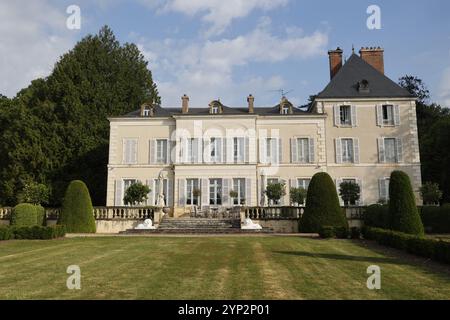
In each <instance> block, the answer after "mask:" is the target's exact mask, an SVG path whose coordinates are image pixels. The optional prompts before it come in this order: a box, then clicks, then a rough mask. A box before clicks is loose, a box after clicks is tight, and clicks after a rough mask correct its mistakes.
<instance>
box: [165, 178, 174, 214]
mask: <svg viewBox="0 0 450 320" xmlns="http://www.w3.org/2000/svg"><path fill="white" fill-rule="evenodd" d="M166 198H167V203H166V206H168V207H172V206H173V179H171V178H169V179H168V180H167V196H166Z"/></svg>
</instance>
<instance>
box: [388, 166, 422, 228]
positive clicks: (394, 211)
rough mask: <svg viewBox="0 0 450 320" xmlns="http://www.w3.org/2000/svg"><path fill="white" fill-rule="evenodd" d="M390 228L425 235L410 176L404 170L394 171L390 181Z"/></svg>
mask: <svg viewBox="0 0 450 320" xmlns="http://www.w3.org/2000/svg"><path fill="white" fill-rule="evenodd" d="M389 216H390V229H392V230H396V231H400V232H404V233H408V234H414V235H418V236H421V235H424V229H423V224H422V221H421V220H420V216H419V212H418V210H417V206H416V198H415V197H414V193H413V190H412V186H411V181H410V179H409V176H408V175H407V174H406V173H405V172H403V171H393V172H392V173H391V178H390V182H389Z"/></svg>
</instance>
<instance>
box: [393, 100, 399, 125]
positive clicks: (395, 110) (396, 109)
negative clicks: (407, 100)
mask: <svg viewBox="0 0 450 320" xmlns="http://www.w3.org/2000/svg"><path fill="white" fill-rule="evenodd" d="M393 113H394V125H395V126H399V125H400V107H399V106H398V105H395V106H394V107H393Z"/></svg>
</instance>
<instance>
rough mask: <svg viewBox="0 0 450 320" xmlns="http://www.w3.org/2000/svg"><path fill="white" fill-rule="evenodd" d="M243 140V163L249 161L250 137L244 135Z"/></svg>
mask: <svg viewBox="0 0 450 320" xmlns="http://www.w3.org/2000/svg"><path fill="white" fill-rule="evenodd" d="M244 142H245V148H244V152H245V155H244V161H245V163H250V138H249V137H245V138H244Z"/></svg>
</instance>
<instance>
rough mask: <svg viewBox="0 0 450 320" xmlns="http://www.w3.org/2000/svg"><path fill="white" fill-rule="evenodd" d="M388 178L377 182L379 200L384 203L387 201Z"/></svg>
mask: <svg viewBox="0 0 450 320" xmlns="http://www.w3.org/2000/svg"><path fill="white" fill-rule="evenodd" d="M389 181H390V179H389V178H382V179H380V180H379V189H380V200H381V201H383V202H386V201H388V200H389Z"/></svg>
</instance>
